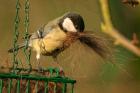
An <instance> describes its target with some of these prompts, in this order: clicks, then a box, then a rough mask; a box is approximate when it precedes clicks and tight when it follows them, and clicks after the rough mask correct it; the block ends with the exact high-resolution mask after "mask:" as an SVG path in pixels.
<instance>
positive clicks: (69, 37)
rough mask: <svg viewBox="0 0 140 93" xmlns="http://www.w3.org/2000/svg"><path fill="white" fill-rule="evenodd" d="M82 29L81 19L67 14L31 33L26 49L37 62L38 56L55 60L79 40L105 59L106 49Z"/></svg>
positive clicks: (20, 46)
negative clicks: (34, 53)
mask: <svg viewBox="0 0 140 93" xmlns="http://www.w3.org/2000/svg"><path fill="white" fill-rule="evenodd" d="M84 28H85V24H84V20H83V17H82V16H81V15H79V14H77V13H73V12H68V13H66V14H64V15H63V16H61V17H59V18H57V19H55V20H53V21H51V22H49V23H48V24H46V25H44V26H42V27H41V28H39V29H38V30H37V31H36V32H34V33H32V34H31V35H30V39H29V43H28V47H29V48H31V49H33V50H34V51H35V52H36V58H37V60H38V59H40V55H46V56H52V57H53V58H54V59H56V58H57V56H58V54H59V53H60V52H62V51H64V50H65V49H66V48H69V47H70V46H71V44H73V43H74V42H75V41H77V40H79V41H80V42H81V43H82V44H84V45H86V46H87V47H89V48H91V49H92V50H93V51H95V52H96V53H97V54H99V55H100V56H101V57H103V58H104V57H106V52H107V49H106V46H104V45H105V44H104V42H102V40H101V39H100V38H98V36H96V35H94V34H93V33H89V32H87V31H84ZM25 45H26V44H25V43H23V44H21V45H19V47H18V48H16V49H14V48H12V49H9V50H8V52H10V53H12V52H14V51H17V50H19V49H21V48H23V47H25Z"/></svg>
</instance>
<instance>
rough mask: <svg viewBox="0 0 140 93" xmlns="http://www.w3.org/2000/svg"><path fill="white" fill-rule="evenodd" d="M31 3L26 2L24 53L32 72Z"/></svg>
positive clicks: (26, 0)
mask: <svg viewBox="0 0 140 93" xmlns="http://www.w3.org/2000/svg"><path fill="white" fill-rule="evenodd" d="M29 6H30V3H29V0H25V6H24V7H25V8H24V12H25V18H24V26H25V31H24V41H25V47H24V48H23V52H24V55H25V58H26V63H27V64H28V66H29V71H31V69H32V66H31V63H30V58H31V49H29V50H27V49H28V43H29V38H30V37H29V8H30V7H29Z"/></svg>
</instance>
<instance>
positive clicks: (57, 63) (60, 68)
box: [53, 56, 63, 72]
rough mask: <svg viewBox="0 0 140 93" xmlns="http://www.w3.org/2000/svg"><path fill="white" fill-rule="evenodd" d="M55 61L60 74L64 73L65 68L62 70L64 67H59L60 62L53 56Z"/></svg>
mask: <svg viewBox="0 0 140 93" xmlns="http://www.w3.org/2000/svg"><path fill="white" fill-rule="evenodd" d="M53 60H54V62H55V63H56V66H57V67H58V68H59V70H60V72H63V68H62V66H60V65H59V62H58V60H57V57H56V56H53Z"/></svg>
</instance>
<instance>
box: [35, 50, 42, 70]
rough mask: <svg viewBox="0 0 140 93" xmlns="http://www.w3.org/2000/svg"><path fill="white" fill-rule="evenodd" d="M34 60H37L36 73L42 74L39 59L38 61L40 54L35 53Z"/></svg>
mask: <svg viewBox="0 0 140 93" xmlns="http://www.w3.org/2000/svg"><path fill="white" fill-rule="evenodd" d="M36 59H37V68H38V72H42V68H41V66H40V61H39V59H40V53H37V55H36Z"/></svg>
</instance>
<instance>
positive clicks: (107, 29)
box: [100, 0, 140, 56]
mask: <svg viewBox="0 0 140 93" xmlns="http://www.w3.org/2000/svg"><path fill="white" fill-rule="evenodd" d="M100 4H101V12H102V15H103V19H104V23H101V28H102V31H103V32H104V33H106V34H108V35H110V36H111V37H113V38H114V39H115V42H116V43H117V44H119V45H122V46H123V47H125V48H127V49H128V50H130V51H131V52H133V53H134V54H136V55H137V56H140V49H139V48H138V47H136V46H135V45H133V44H132V43H131V41H129V40H128V39H127V38H125V37H124V36H123V35H121V34H120V33H119V32H118V31H117V29H115V28H114V27H113V25H112V22H111V18H110V12H109V5H108V0H100Z"/></svg>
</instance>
